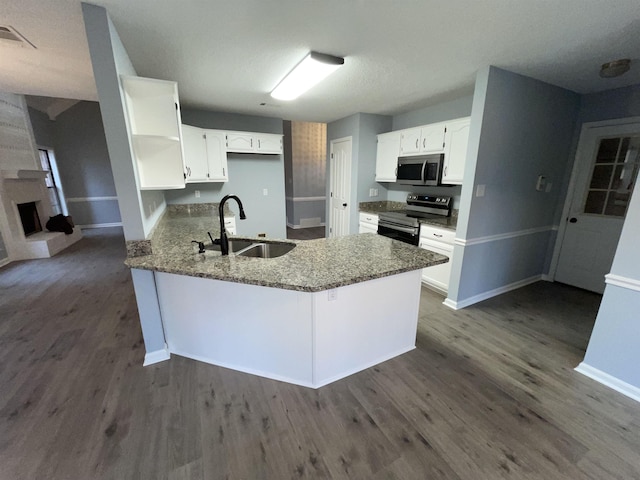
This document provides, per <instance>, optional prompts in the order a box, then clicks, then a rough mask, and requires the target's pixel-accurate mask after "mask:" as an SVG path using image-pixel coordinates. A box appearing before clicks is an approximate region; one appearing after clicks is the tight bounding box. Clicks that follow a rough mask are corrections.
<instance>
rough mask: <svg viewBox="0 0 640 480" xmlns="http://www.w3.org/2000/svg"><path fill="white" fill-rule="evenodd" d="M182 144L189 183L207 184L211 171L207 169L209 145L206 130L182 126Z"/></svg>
mask: <svg viewBox="0 0 640 480" xmlns="http://www.w3.org/2000/svg"><path fill="white" fill-rule="evenodd" d="M182 142H183V148H184V166H185V173H186V176H187V183H191V182H206V181H207V180H208V177H207V174H208V173H209V169H208V168H207V144H206V142H205V138H204V130H203V129H201V128H197V127H192V126H190V125H182Z"/></svg>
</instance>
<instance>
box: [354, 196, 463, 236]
mask: <svg viewBox="0 0 640 480" xmlns="http://www.w3.org/2000/svg"><path fill="white" fill-rule="evenodd" d="M406 206H407V204H406V203H404V202H391V201H381V202H361V203H360V204H359V205H358V208H359V210H360V211H361V212H364V213H373V214H375V215H378V214H379V213H382V212H393V211H396V210H404V209H405V207H406ZM418 222H420V223H421V224H424V225H433V226H434V227H440V228H447V229H449V230H455V229H456V227H457V226H458V210H457V209H454V210H453V211H452V212H451V216H450V217H437V216H435V215H434V216H433V218H418Z"/></svg>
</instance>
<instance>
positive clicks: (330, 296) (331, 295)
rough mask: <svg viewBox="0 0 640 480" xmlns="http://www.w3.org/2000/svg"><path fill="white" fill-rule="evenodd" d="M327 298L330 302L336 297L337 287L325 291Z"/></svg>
mask: <svg viewBox="0 0 640 480" xmlns="http://www.w3.org/2000/svg"><path fill="white" fill-rule="evenodd" d="M327 298H328V299H329V301H330V302H333V301H334V300H337V299H338V289H336V288H333V289H331V290H329V292H328V293H327Z"/></svg>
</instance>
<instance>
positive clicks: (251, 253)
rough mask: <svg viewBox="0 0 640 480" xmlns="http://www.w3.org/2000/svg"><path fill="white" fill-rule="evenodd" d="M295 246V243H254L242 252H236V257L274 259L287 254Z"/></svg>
mask: <svg viewBox="0 0 640 480" xmlns="http://www.w3.org/2000/svg"><path fill="white" fill-rule="evenodd" d="M295 246H296V244H295V243H281V242H279V243H254V244H252V245H250V246H248V247H247V248H245V249H244V250H240V251H237V252H236V255H238V256H240V257H250V258H276V257H281V256H282V255H284V254H286V253H289V252H290V251H291V250H293V249H294V248H295Z"/></svg>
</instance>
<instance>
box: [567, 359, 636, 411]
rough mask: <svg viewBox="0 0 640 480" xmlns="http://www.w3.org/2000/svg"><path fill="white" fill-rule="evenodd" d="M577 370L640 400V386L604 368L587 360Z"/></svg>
mask: <svg viewBox="0 0 640 480" xmlns="http://www.w3.org/2000/svg"><path fill="white" fill-rule="evenodd" d="M575 371H576V372H578V373H581V374H582V375H585V376H587V377H589V378H591V379H592V380H595V381H596V382H598V383H601V384H602V385H605V386H607V387H609V388H612V389H613V390H615V391H616V392H619V393H621V394H623V395H626V396H627V397H629V398H631V399H633V400H635V401H636V402H640V388H638V387H636V386H634V385H631V384H630V383H627V382H623V381H622V380H620V379H619V378H617V377H614V376H613V375H609V374H608V373H605V372H603V371H602V370H598V369H597V368H594V367H592V366H591V365H589V364H587V363H585V362H581V363H580V365H578V366H577V367H576V368H575Z"/></svg>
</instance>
